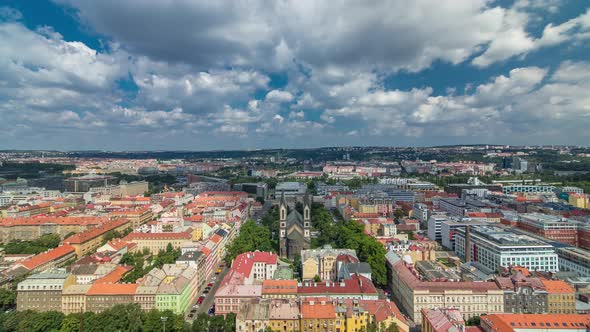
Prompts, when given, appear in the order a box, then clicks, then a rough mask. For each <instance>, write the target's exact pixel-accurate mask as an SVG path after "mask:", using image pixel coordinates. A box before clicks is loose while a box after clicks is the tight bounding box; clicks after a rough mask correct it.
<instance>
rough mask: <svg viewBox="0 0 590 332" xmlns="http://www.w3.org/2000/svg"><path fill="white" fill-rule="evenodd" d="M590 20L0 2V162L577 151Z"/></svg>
mask: <svg viewBox="0 0 590 332" xmlns="http://www.w3.org/2000/svg"><path fill="white" fill-rule="evenodd" d="M589 9H590V4H589V3H588V2H586V1H577V0H569V1H562V0H516V1H486V0H454V1H448V2H440V1H435V0H418V1H413V2H407V1H394V0H390V1H385V0H375V1H373V2H371V5H370V6H369V5H367V4H366V3H365V2H357V1H345V0H342V1H333V2H317V1H311V0H310V1H301V0H300V1H291V0H285V1H280V2H270V3H269V2H267V1H216V2H210V1H159V2H146V1H139V0H129V1H115V0H104V1H90V0H88V1H74V0H56V1H14V0H13V1H4V2H3V4H2V7H0V119H1V120H2V121H0V149H11V148H17V149H59V150H71V149H105V150H150V149H190V150H209V149H253V148H267V147H301V148H305V147H318V146H336V145H381V146H384V145H391V146H399V145H414V146H424V145H440V144H473V143H499V144H576V145H588V139H589V138H590V134H589V133H590V131H589V130H588V129H587V128H588V127H589V125H590V97H589V96H590V95H589V94H588V91H589V90H590V62H589V61H590V12H589Z"/></svg>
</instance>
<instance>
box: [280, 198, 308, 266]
mask: <svg viewBox="0 0 590 332" xmlns="http://www.w3.org/2000/svg"><path fill="white" fill-rule="evenodd" d="M279 236H280V238H279V255H280V257H282V258H288V259H290V260H294V259H295V256H296V255H301V250H306V249H310V248H311V197H310V196H309V194H308V193H306V194H305V196H304V197H303V215H301V213H299V212H298V211H297V210H296V209H293V210H292V211H291V212H288V206H287V203H286V202H285V196H284V195H282V196H281V202H280V203H279Z"/></svg>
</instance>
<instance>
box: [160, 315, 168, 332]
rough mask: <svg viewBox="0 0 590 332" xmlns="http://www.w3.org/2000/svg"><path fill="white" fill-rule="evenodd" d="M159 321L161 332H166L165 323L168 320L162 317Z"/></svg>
mask: <svg viewBox="0 0 590 332" xmlns="http://www.w3.org/2000/svg"><path fill="white" fill-rule="evenodd" d="M160 320H161V321H162V332H166V321H167V320H168V317H166V316H162V317H160Z"/></svg>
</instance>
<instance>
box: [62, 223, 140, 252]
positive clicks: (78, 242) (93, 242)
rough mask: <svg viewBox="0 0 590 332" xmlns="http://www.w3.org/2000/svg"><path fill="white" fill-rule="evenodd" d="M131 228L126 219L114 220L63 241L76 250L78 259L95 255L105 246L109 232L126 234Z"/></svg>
mask: <svg viewBox="0 0 590 332" xmlns="http://www.w3.org/2000/svg"><path fill="white" fill-rule="evenodd" d="M130 227H131V222H129V221H128V220H124V219H119V220H113V221H109V222H106V223H104V224H101V225H100V226H96V227H92V228H89V229H87V230H85V231H83V232H80V233H78V234H74V235H72V236H70V237H68V238H67V239H65V240H64V241H63V243H64V244H67V245H71V246H72V247H74V249H75V250H76V255H78V258H81V257H82V256H85V255H87V254H90V253H93V252H94V250H96V248H98V247H100V246H101V245H102V244H103V242H104V241H103V240H104V238H105V235H106V234H107V233H108V232H119V233H121V232H124V231H125V230H127V229H129V228H130Z"/></svg>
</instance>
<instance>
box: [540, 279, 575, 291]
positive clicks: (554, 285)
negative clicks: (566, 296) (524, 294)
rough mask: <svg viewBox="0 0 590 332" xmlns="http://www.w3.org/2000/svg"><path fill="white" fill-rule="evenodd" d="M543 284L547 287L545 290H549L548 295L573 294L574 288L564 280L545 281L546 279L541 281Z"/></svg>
mask: <svg viewBox="0 0 590 332" xmlns="http://www.w3.org/2000/svg"><path fill="white" fill-rule="evenodd" d="M541 282H543V284H544V285H545V288H546V289H547V293H549V294H551V293H554V294H555V293H558V294H560V293H571V294H573V293H574V292H575V291H574V288H573V287H572V286H570V285H569V284H568V283H567V282H565V281H563V280H545V279H541Z"/></svg>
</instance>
